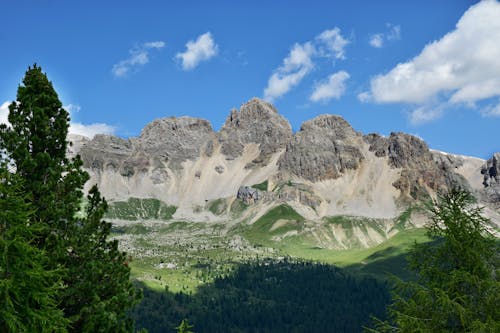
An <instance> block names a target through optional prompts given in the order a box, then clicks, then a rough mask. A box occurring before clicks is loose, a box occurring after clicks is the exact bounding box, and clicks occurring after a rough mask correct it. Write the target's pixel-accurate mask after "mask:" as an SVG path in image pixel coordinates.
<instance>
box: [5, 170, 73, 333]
mask: <svg viewBox="0 0 500 333" xmlns="http://www.w3.org/2000/svg"><path fill="white" fill-rule="evenodd" d="M0 163H1V162H0ZM20 191H21V187H20V186H19V182H18V179H17V177H16V176H15V175H11V174H9V173H8V172H7V168H6V166H5V164H4V163H1V165H0V332H6V333H8V332H66V326H67V324H68V320H67V319H65V318H64V313H63V312H62V311H61V310H60V309H58V308H57V294H58V291H59V289H60V288H61V285H60V275H59V273H60V272H59V271H58V270H52V269H50V268H48V267H49V265H48V262H47V257H46V255H45V253H44V252H43V251H42V250H40V249H39V248H38V247H36V246H35V245H33V244H32V241H33V239H34V235H35V234H36V233H37V232H38V230H37V228H38V227H37V225H34V224H32V223H29V220H30V218H29V217H30V214H31V210H30V208H29V206H28V204H26V202H25V200H24V197H23V195H22V193H21V192H20Z"/></svg>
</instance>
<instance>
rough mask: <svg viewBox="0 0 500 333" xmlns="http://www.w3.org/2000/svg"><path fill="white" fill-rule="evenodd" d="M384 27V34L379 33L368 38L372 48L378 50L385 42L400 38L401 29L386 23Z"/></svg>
mask: <svg viewBox="0 0 500 333" xmlns="http://www.w3.org/2000/svg"><path fill="white" fill-rule="evenodd" d="M386 26H387V31H386V32H383V33H382V32H380V33H376V34H373V35H371V36H370V39H369V43H370V45H371V46H372V47H375V48H378V49H380V48H382V47H383V46H384V44H385V41H390V40H397V39H400V38H401V27H400V26H399V25H393V24H391V23H387V24H386Z"/></svg>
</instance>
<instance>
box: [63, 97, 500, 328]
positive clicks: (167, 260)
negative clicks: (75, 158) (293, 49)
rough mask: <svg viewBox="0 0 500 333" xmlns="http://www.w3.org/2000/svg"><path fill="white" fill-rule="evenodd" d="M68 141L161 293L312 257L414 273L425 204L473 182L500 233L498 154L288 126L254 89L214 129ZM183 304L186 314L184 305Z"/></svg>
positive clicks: (177, 126)
mask: <svg viewBox="0 0 500 333" xmlns="http://www.w3.org/2000/svg"><path fill="white" fill-rule="evenodd" d="M71 141H72V142H73V146H72V147H71V151H70V152H69V154H70V155H75V154H79V155H80V156H81V158H82V160H83V162H84V168H85V169H86V170H87V171H88V172H89V174H90V175H91V180H90V181H89V182H88V183H87V186H88V188H90V186H92V185H93V184H97V185H98V187H99V189H100V191H101V193H102V194H103V195H104V196H105V198H106V199H107V200H108V203H109V208H108V213H107V220H109V221H110V222H112V223H113V230H114V237H115V238H116V239H118V240H119V244H120V246H121V248H122V249H123V250H125V251H127V252H128V253H129V254H130V255H131V257H132V258H133V261H132V262H131V267H132V276H133V278H134V279H136V280H137V281H139V282H138V283H143V284H145V285H146V286H148V287H150V288H152V290H156V291H160V290H161V291H163V290H165V288H167V290H168V291H170V292H173V293H175V294H177V293H179V292H182V293H183V294H200V293H201V294H200V295H202V294H203V292H202V291H200V290H203V289H200V288H204V287H206V286H208V285H210V284H213V282H214V281H216V280H217V279H218V281H219V282H218V283H219V284H221V283H222V282H221V281H227V279H228V278H229V277H230V276H234V275H232V274H231V273H234V271H235V270H241V269H242V268H241V267H247V266H241V265H243V264H244V265H253V264H255V263H264V264H265V265H268V266H269V267H268V269H269V270H270V271H273V270H276V271H279V270H280V266H279V265H280V263H283V262H294V263H295V264H297V263H298V265H302V264H300V263H311V261H312V262H315V263H318V264H319V265H325V264H326V265H330V264H335V265H337V266H340V267H343V268H345V269H346V270H347V271H350V272H351V273H353V274H354V275H355V276H372V277H376V278H378V279H382V280H383V279H385V278H386V277H387V274H388V273H391V274H395V275H397V276H399V277H402V278H404V279H408V278H410V279H411V278H412V273H411V272H410V271H409V270H407V268H406V264H405V263H406V262H405V252H406V251H407V249H408V247H409V246H410V245H411V244H413V243H414V242H415V241H417V242H424V241H427V238H426V236H425V231H424V229H423V228H422V227H423V226H424V225H425V223H426V221H427V218H428V217H427V215H426V212H425V209H423V207H424V206H425V204H426V203H429V202H430V201H431V200H433V199H436V198H437V197H438V196H439V195H440V194H444V193H446V192H447V191H448V190H450V189H451V188H453V187H461V188H463V189H466V190H468V191H470V192H471V193H473V195H474V196H475V197H476V198H477V201H478V205H480V206H484V211H483V212H484V214H485V215H486V216H487V217H488V218H489V219H490V221H491V225H490V226H489V227H490V230H491V231H492V232H493V233H494V234H498V231H499V230H500V153H495V154H493V156H491V158H490V159H489V160H483V159H479V158H475V157H467V156H458V155H452V154H447V153H444V152H440V151H434V150H431V149H429V147H428V145H427V144H426V143H425V142H424V141H423V140H421V139H419V138H418V137H415V136H412V135H409V134H405V133H391V134H390V135H389V136H387V137H385V136H381V135H378V134H366V135H365V134H362V133H360V132H357V131H356V130H355V129H353V128H352V127H351V125H350V124H349V123H348V122H347V121H346V120H345V119H343V118H342V117H340V116H336V115H321V116H318V117H316V118H314V119H311V120H309V121H306V122H304V123H303V124H302V126H301V128H300V130H299V131H298V132H296V133H293V131H292V128H291V126H290V124H289V122H288V121H287V120H286V119H285V118H284V117H282V116H281V115H280V114H279V112H278V110H276V108H275V107H273V106H272V105H271V104H269V103H267V102H265V101H262V100H260V99H257V98H254V99H252V100H250V101H249V102H247V103H245V104H243V105H242V106H241V108H240V109H239V110H236V109H234V110H231V112H230V114H229V116H228V117H227V120H226V122H225V123H224V125H223V126H222V128H221V129H220V131H218V132H215V131H214V130H213V129H212V126H211V124H210V123H209V122H208V121H206V120H203V119H196V118H191V117H180V118H174V117H170V118H162V119H157V120H154V121H153V122H151V123H150V124H148V125H147V126H146V127H145V128H144V129H143V130H142V133H141V134H140V136H139V137H136V138H129V139H123V138H119V137H115V136H108V135H96V136H95V137H94V138H93V139H89V138H85V137H82V136H75V135H73V136H71ZM259 265H260V264H259ZM320 267H323V266H320ZM327 267H331V266H327ZM321 272H323V268H321V269H319V270H318V272H316V271H315V273H314V274H322V273H321ZM240 273H241V272H240ZM240 273H239V274H240ZM241 274H242V273H241ZM318 276H319V275H318ZM224 278H225V279H226V280H224ZM272 278H273V279H274V278H275V277H272ZM221 279H222V280H221ZM259 279H260V278H259ZM263 279H264V280H262V281H268V280H269V279H271V277H267V278H266V277H264V278H263ZM325 279H326V280H328V279H329V278H325ZM238 281H241V276H240V280H238ZM262 281H261V282H262ZM322 281H324V279H323V280H322ZM332 281H333V280H332ZM342 281H344V280H342ZM283 283H284V282H283ZM312 283H314V282H312ZM252 284H254V285H256V284H258V282H256V281H254V282H252ZM216 285H218V284H216ZM278 285H279V283H278ZM349 288H351V289H352V288H353V287H352V286H350V287H349ZM354 289H355V288H354ZM354 289H353V290H354ZM148 290H149V289H148ZM356 290H357V289H356ZM150 293H151V292H150V291H147V292H146V293H145V296H146V300H147V299H151V297H153V296H151V295H150ZM175 294H172V295H175ZM220 294H221V293H219V294H218V295H220ZM172 297H173V296H172ZM186 297H187V296H186ZM207 297H208V296H207ZM252 297H253V296H252ZM208 298H209V299H213V298H212V296H210V297H208ZM208 298H207V299H208ZM173 299H174V298H172V300H171V302H174V301H173ZM288 301H289V300H288ZM288 301H287V302H288ZM162 302H163V304H164V303H165V302H166V301H165V300H163V301H162ZM177 302H179V300H177ZM207 302H210V301H207ZM249 302H250V301H249ZM160 303H161V302H160ZM250 303H251V302H250ZM250 303H249V304H250ZM285 303H286V302H285ZM169 304H170V303H169ZM283 304H284V303H283ZM178 307H179V306H173V305H172V304H170V305H169V306H168V308H169V309H172V308H178ZM137 311H138V312H137V313H139V312H140V311H143V312H144V311H146V310H144V309H142V310H137ZM370 311H372V310H370ZM146 312H148V313H151V312H152V310H151V309H150V310H147V311H146ZM178 312H179V313H180V314H179V313H177V316H178V318H177V319H176V320H181V319H182V316H183V314H186V312H182V311H180V310H179V311H178ZM137 313H136V319H137V321H138V323H139V325H141V324H144V323H142V322H141V316H140V315H137ZM187 314H188V315H189V317H190V318H194V319H195V325H197V327H198V328H204V329H205V330H206V331H217V329H216V328H214V329H213V330H211V329H210V328H209V326H206V325H205V326H203V324H202V323H203V321H202V319H200V317H197V315H196V313H194V312H187ZM210 316H211V317H212V321H213V318H214V317H213V316H214V315H213V314H211V315H210ZM162 318H163V317H162ZM154 322H155V321H154V320H153V321H151V319H148V323H146V324H144V325H145V326H146V327H148V329H149V330H150V331H152V332H154V331H161V330H162V329H164V328H165V327H166V326H165V325H167V326H168V325H172V323H171V322H168V323H166V324H165V325H164V326H161V325H160V324H158V325H160V326H158V327H159V328H158V329H157V330H155V329H154V327H152V326H151V325H153V324H154ZM177 322H178V321H177ZM173 323H174V324H175V323H176V322H175V321H173ZM148 325H149V326H148ZM207 325H208V324H207ZM281 327H284V326H281ZM358 329H359V327H358ZM345 331H349V329H347V328H346V329H345Z"/></svg>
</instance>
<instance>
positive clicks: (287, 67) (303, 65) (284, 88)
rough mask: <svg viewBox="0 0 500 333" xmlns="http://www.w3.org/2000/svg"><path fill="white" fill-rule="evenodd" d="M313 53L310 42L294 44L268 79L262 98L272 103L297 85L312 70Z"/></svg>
mask: <svg viewBox="0 0 500 333" xmlns="http://www.w3.org/2000/svg"><path fill="white" fill-rule="evenodd" d="M314 52H315V49H314V47H313V45H312V44H311V43H310V42H308V43H305V44H295V45H294V46H293V48H292V49H291V50H290V53H289V54H288V56H287V57H286V58H285V59H284V60H283V65H282V66H280V67H279V68H278V69H277V70H276V71H275V72H274V73H273V75H271V77H270V78H269V82H268V84H267V87H266V89H265V90H264V98H265V99H266V100H269V101H272V100H274V99H275V98H277V97H279V96H282V95H284V94H286V93H287V92H288V91H289V90H290V89H291V88H292V87H294V86H296V85H297V84H299V83H300V81H302V79H303V78H304V76H306V75H307V74H308V73H309V72H310V71H311V70H312V69H313V68H314V64H313V61H312V59H311V58H312V56H313V54H314Z"/></svg>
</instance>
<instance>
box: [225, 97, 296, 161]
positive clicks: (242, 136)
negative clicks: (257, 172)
mask: <svg viewBox="0 0 500 333" xmlns="http://www.w3.org/2000/svg"><path fill="white" fill-rule="evenodd" d="M291 137H292V127H291V126H290V123H289V122H288V120H286V119H285V118H284V117H283V116H281V115H280V114H279V113H278V111H277V110H276V108H275V107H274V106H272V105H271V104H269V103H267V102H265V101H263V100H261V99H258V98H253V99H251V100H250V101H249V102H247V103H245V104H243V105H242V106H241V107H240V110H236V109H233V110H231V113H230V114H229V116H228V117H227V119H226V122H225V123H224V125H223V126H222V128H221V130H220V132H219V141H220V143H221V146H222V148H221V151H222V153H223V154H224V155H226V156H227V158H228V159H234V158H236V157H238V156H241V154H242V153H243V149H244V146H245V145H246V144H249V143H256V144H259V145H260V155H259V156H258V157H257V159H256V160H255V161H254V162H253V163H252V164H254V165H259V164H266V163H267V161H268V160H269V157H270V155H272V154H273V153H275V152H277V151H279V150H281V149H283V148H284V147H285V146H286V144H287V142H288V141H289V140H290V138H291ZM250 167H251V166H250Z"/></svg>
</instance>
